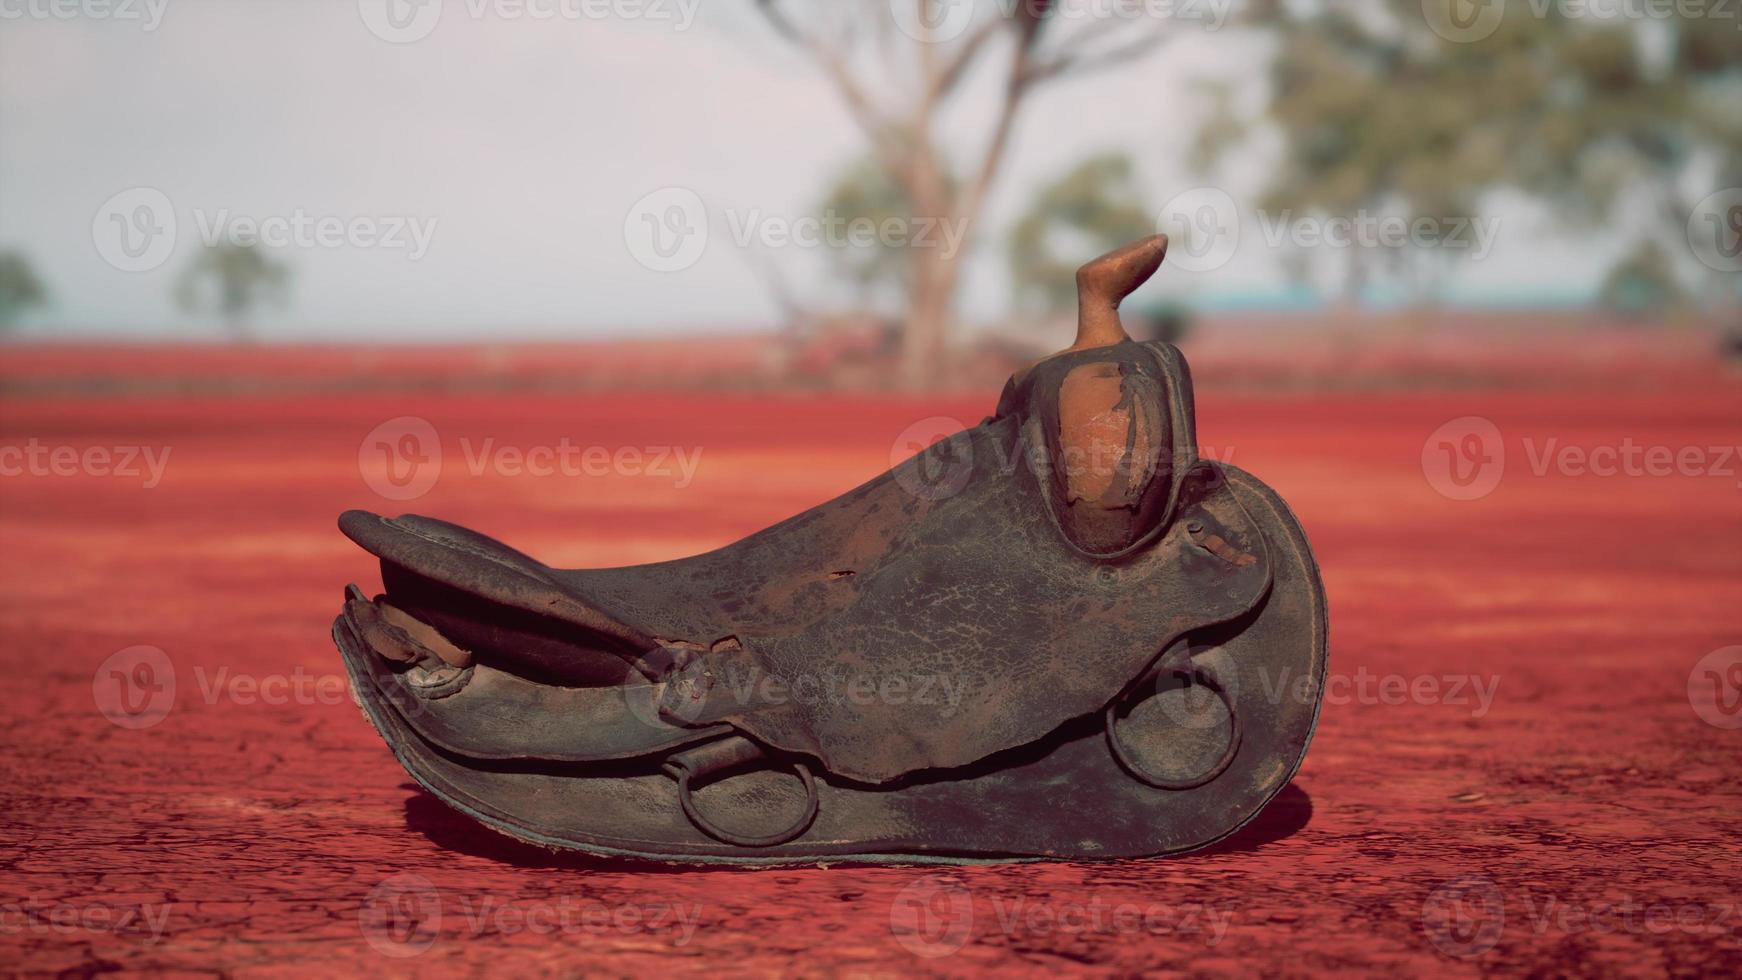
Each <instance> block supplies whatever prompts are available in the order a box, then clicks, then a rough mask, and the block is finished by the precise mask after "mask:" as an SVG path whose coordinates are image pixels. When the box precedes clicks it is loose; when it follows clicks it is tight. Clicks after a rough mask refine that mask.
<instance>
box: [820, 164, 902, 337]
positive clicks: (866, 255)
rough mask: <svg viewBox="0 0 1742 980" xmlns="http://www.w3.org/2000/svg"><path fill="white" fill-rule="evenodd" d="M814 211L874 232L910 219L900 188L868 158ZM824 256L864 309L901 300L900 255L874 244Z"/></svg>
mask: <svg viewBox="0 0 1742 980" xmlns="http://www.w3.org/2000/svg"><path fill="white" fill-rule="evenodd" d="M819 210H820V211H821V212H822V217H823V219H824V220H834V221H839V222H860V221H866V220H868V221H870V222H872V225H873V226H875V227H881V226H882V224H883V223H884V222H885V221H888V220H891V219H893V220H896V221H900V222H903V223H906V222H907V221H908V220H909V219H910V218H911V217H912V216H913V213H914V211H913V205H912V204H911V203H910V202H909V200H908V196H907V193H906V192H905V191H904V190H903V189H902V188H901V185H900V184H897V183H896V182H895V181H894V180H892V179H891V178H890V177H889V174H888V171H887V170H886V169H885V168H883V167H881V166H879V165H878V163H877V161H875V160H874V159H872V158H870V157H865V158H862V159H860V160H857V161H855V162H854V163H853V164H852V165H850V166H849V167H848V168H847V169H846V170H845V171H843V172H842V174H841V175H840V177H839V178H838V179H837V180H836V181H835V183H834V185H833V187H831V188H830V190H829V193H828V195H827V196H826V197H824V198H823V201H822V204H821V206H820V208H819ZM825 254H826V255H827V256H828V261H829V264H830V265H831V266H833V267H834V270H835V273H836V274H837V275H839V276H841V277H842V278H843V279H845V280H846V281H848V282H850V283H852V284H853V285H854V286H856V287H857V288H858V290H859V295H860V299H861V300H862V301H864V302H866V303H867V304H873V303H874V302H875V300H877V299H878V298H880V297H884V296H888V295H894V296H896V297H899V296H900V295H901V288H902V283H903V280H904V278H905V276H906V274H907V258H906V256H905V255H903V254H902V250H901V249H899V248H896V247H892V246H891V245H890V244H889V243H888V242H886V241H883V240H881V239H880V240H879V241H877V242H875V243H872V244H869V245H838V246H837V247H832V248H829V249H826V250H825Z"/></svg>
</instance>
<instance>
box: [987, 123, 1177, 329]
mask: <svg viewBox="0 0 1742 980" xmlns="http://www.w3.org/2000/svg"><path fill="white" fill-rule="evenodd" d="M1154 231H1155V219H1154V216H1153V215H1151V214H1150V212H1149V209H1148V208H1147V207H1145V206H1144V203H1143V193H1142V189H1141V188H1140V187H1138V185H1137V180H1136V177H1135V175H1134V173H1133V168H1132V165H1131V160H1130V158H1128V157H1126V156H1125V155H1124V154H1119V153H1110V154H1103V155H1100V156H1096V157H1091V158H1090V159H1088V160H1085V161H1083V162H1082V163H1080V164H1078V165H1077V166H1076V167H1074V168H1073V169H1072V170H1071V171H1070V172H1069V173H1066V174H1065V175H1064V176H1062V177H1060V178H1059V179H1058V180H1056V181H1054V182H1053V183H1051V184H1049V185H1047V186H1046V187H1044V188H1042V189H1041V192H1040V194H1039V195H1037V196H1036V197H1035V199H1034V202H1033V203H1032V204H1030V205H1029V208H1028V211H1027V213H1026V214H1024V215H1023V216H1022V218H1021V220H1019V221H1018V222H1017V223H1016V226H1015V227H1014V228H1013V229H1011V233H1010V245H1009V261H1010V275H1011V279H1012V281H1014V282H1015V283H1016V292H1017V301H1018V302H1019V303H1020V304H1021V305H1023V306H1025V307H1027V308H1029V309H1031V310H1036V311H1058V310H1069V309H1074V308H1075V306H1076V297H1077V282H1076V275H1077V267H1078V266H1079V265H1081V264H1082V263H1083V262H1084V261H1085V260H1087V259H1090V258H1093V257H1094V256H1096V255H1100V254H1101V253H1103V252H1107V251H1110V250H1112V249H1114V248H1117V247H1119V246H1120V245H1123V244H1125V243H1127V242H1130V241H1132V240H1134V239H1138V238H1142V237H1144V236H1145V235H1150V234H1153V233H1154ZM1061 238H1063V239H1067V240H1068V242H1069V244H1068V246H1066V247H1061V244H1060V241H1059V240H1060V239H1061ZM1061 253H1063V254H1061Z"/></svg>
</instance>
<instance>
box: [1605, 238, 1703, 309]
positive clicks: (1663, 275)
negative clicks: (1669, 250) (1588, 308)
mask: <svg viewBox="0 0 1742 980" xmlns="http://www.w3.org/2000/svg"><path fill="white" fill-rule="evenodd" d="M1599 298H1600V302H1601V303H1602V305H1603V307H1604V308H1605V309H1608V310H1611V311H1614V312H1616V313H1621V314H1625V315H1627V316H1648V315H1652V314H1659V313H1665V312H1668V311H1671V310H1674V309H1676V308H1678V307H1680V306H1681V305H1682V304H1683V303H1684V302H1685V301H1686V299H1687V295H1686V293H1685V292H1683V290H1682V287H1681V284H1680V283H1679V282H1677V281H1676V277H1675V269H1674V267H1673V266H1672V265H1671V264H1670V260H1669V256H1668V255H1667V254H1665V253H1664V250H1663V247H1662V246H1660V245H1658V243H1657V242H1655V241H1647V242H1645V243H1644V244H1642V245H1640V247H1639V248H1637V249H1635V250H1634V252H1633V254H1632V255H1629V256H1628V257H1627V258H1626V259H1623V260H1622V262H1621V264H1620V265H1617V266H1616V267H1615V268H1613V269H1611V270H1610V271H1609V275H1608V276H1607V277H1606V278H1605V279H1604V280H1603V288H1602V289H1601V291H1600V292H1599Z"/></svg>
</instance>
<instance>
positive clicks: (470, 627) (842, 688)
mask: <svg viewBox="0 0 1742 980" xmlns="http://www.w3.org/2000/svg"><path fill="white" fill-rule="evenodd" d="M1165 251H1166V239H1165V238H1163V237H1161V236H1156V237H1154V238H1151V239H1146V240H1144V241H1141V242H1138V243H1135V244H1133V245H1130V246H1127V247H1125V248H1124V249H1121V250H1118V251H1116V252H1113V253H1110V254H1108V255H1106V256H1103V257H1101V258H1100V259H1097V260H1095V261H1094V262H1091V263H1089V264H1088V265H1086V266H1084V267H1083V269H1082V271H1081V272H1080V273H1079V275H1078V288H1079V303H1080V308H1079V327H1078V340H1077V343H1076V344H1074V345H1073V346H1072V347H1071V348H1068V349H1066V350H1065V351H1063V352H1061V353H1059V354H1057V355H1054V356H1052V357H1050V358H1047V359H1045V360H1042V361H1040V362H1039V363H1037V364H1036V365H1034V366H1033V367H1031V368H1029V369H1028V370H1026V371H1024V372H1021V373H1019V374H1018V375H1017V376H1016V377H1013V378H1012V379H1011V381H1010V383H1009V384H1008V385H1007V386H1006V387H1005V390H1004V393H1003V395H1002V397H1001V398H1000V400H999V404H998V407H997V410H996V412H995V413H994V414H993V415H992V416H991V417H989V418H987V419H986V420H985V421H984V422H982V423H981V424H980V425H978V426H976V427H974V428H972V429H968V430H965V431H963V432H960V433H957V434H956V435H954V436H952V437H950V438H948V439H944V440H942V441H940V442H938V443H936V444H934V445H932V446H931V447H929V448H927V449H925V450H923V451H922V452H920V453H918V454H917V455H916V456H914V457H913V458H911V459H909V460H907V461H906V462H904V463H902V464H900V465H899V466H896V467H895V468H894V469H892V470H890V471H888V472H886V473H884V474H882V475H881V476H878V477H877V478H875V479H873V480H871V481H870V482H868V483H866V484H864V485H863V486H861V487H858V488H857V489H855V490H852V491H849V492H848V493H846V494H844V495H842V496H840V497H838V498H836V499H834V500H831V501H828V502H826V503H823V504H819V505H818V506H816V507H814V508H812V509H811V510H808V511H806V512H804V513H802V514H799V515H797V516H795V517H792V518H790V519H788V520H785V521H783V522H781V523H779V524H776V525H774V526H773V527H770V528H767V529H766V530H763V531H761V532H758V533H756V534H753V535H751V536H749V537H747V538H745V539H743V540H741V541H738V542H737V543H735V544H732V545H729V546H727V547H724V548H721V549H719V550H717V551H713V552H710V553H707V554H703V555H697V556H695V557H692V558H686V559H681V560H678V561H669V562H660V563H655V564H651V565H640V566H634V567H628V568H605V569H574V570H566V569H555V568H551V567H549V566H546V565H544V564H541V563H540V562H538V561H536V560H534V559H532V558H530V557H528V556H526V555H524V554H522V553H521V552H519V551H516V550H514V549H512V548H510V547H508V546H506V545H504V544H501V543H499V542H497V541H495V540H493V539H491V538H488V537H486V536H484V535H481V534H478V533H476V532H473V531H468V530H466V529H465V528H461V527H457V526H455V525H452V524H448V523H445V522H443V521H439V520H435V519H432V518H426V517H417V516H410V515H407V516H403V517H398V518H386V517H381V516H378V515H375V514H371V513H367V512H363V511H351V512H348V513H346V514H345V515H343V516H342V517H341V518H340V521H339V524H340V528H341V529H342V530H343V531H344V533H345V534H346V535H348V536H349V537H350V538H351V539H352V540H354V541H356V542H357V543H358V544H359V545H361V546H362V547H363V548H365V549H366V550H368V551H369V552H371V553H372V554H374V555H375V556H377V557H378V558H379V559H380V561H381V574H382V580H383V585H384V591H383V594H381V595H378V596H376V597H375V598H373V599H371V598H369V597H368V596H367V595H365V594H364V593H363V592H362V591H361V590H359V589H358V588H357V587H356V586H354V585H353V586H350V587H349V588H348V589H347V590H346V596H345V602H344V608H343V611H342V612H341V613H340V615H339V617H338V619H337V621H336V622H335V623H334V626H333V636H334V639H335V641H336V642H337V643H338V646H339V650H340V651H341V653H342V654H343V656H344V660H345V664H346V667H347V669H348V670H349V672H350V674H351V677H352V680H353V682H354V684H355V686H356V688H357V691H358V692H359V695H360V700H361V702H362V705H363V708H364V711H365V713H366V714H367V716H368V717H369V719H370V721H371V722H372V723H373V724H374V725H375V727H376V729H377V730H378V731H379V732H380V733H381V735H382V737H383V738H384V739H386V741H387V744H388V745H389V746H390V747H391V748H392V750H393V752H394V754H395V755H396V756H397V757H398V759H399V761H400V762H401V763H402V764H403V765H404V766H405V768H406V769H407V770H408V771H409V772H410V773H411V774H412V775H413V776H414V777H415V778H416V779H417V781H418V782H419V783H421V784H422V785H423V786H424V787H426V788H427V789H428V790H429V791H430V792H432V793H434V794H435V795H436V796H438V797H440V798H441V799H442V800H443V801H445V802H446V803H448V804H449V805H451V806H453V807H455V808H456V809H458V810H460V811H461V812H463V813H465V814H467V815H469V816H471V817H473V818H474V819H476V820H478V821H480V822H481V823H483V824H485V825H487V826H489V827H491V828H494V829H496V830H498V831H501V832H504V833H507V834H509V835H511V836H514V837H517V838H520V839H522V840H526V841H531V842H533V843H537V844H541V845H545V846H551V847H563V848H575V849H580V850H583V851H590V852H594V853H599V854H608V855H620V856H621V855H627V856H636V857H642V858H651V859H656V860H665V861H679V862H743V863H759V864H778V863H793V862H814V861H818V860H865V861H900V862H920V861H940V862H968V861H984V860H1013V859H1023V858H1049V857H1050V858H1072V859H1092V858H1116V857H1132V856H1144V855H1156V854H1164V853H1173V852H1180V851H1187V850H1191V849H1194V848H1199V847H1203V846H1206V845H1208V844H1211V843H1213V842H1215V841H1216V840H1219V839H1220V838H1222V837H1224V836H1226V835H1228V834H1230V833H1232V832H1233V831H1234V830H1236V829H1237V828H1239V827H1240V826H1241V825H1242V824H1244V823H1246V822H1247V821H1248V820H1250V819H1251V818H1252V817H1253V816H1255V815H1256V814H1257V813H1258V812H1259V811H1260V810H1261V809H1262V808H1263V807H1264V805H1265V804H1266V803H1268V802H1269V801H1270V800H1271V799H1272V798H1273V797H1274V796H1275V795H1276V794H1277V792H1279V791H1280V790H1281V789H1282V787H1283V786H1284V785H1286V784H1287V782H1288V780H1289V779H1290V778H1291V777H1292V775H1293V773H1294V772H1295V770H1296V769H1297V768H1298V766H1299V764H1300V761H1301V759H1302V757H1303V756H1304V754H1305V751H1306V747H1307V742H1308V740H1309V739H1310V737H1311V734H1312V730H1313V727H1314V724H1315V723H1316V720H1317V716H1318V708H1319V701H1320V695H1321V691H1322V687H1323V679H1324V671H1325V641H1326V619H1325V599H1324V592H1323V588H1322V585H1321V583H1320V580H1319V575H1318V569H1317V567H1316V565H1315V564H1314V561H1313V558H1312V553H1311V551H1310V550H1309V549H1308V546H1307V542H1306V538H1305V536H1304V535H1303V533H1302V532H1301V529H1300V526H1299V524H1298V523H1297V522H1296V521H1295V519H1294V517H1293V515H1292V514H1290V512H1289V510H1288V508H1287V506H1286V505H1284V503H1283V502H1282V500H1281V499H1280V498H1279V497H1278V496H1277V495H1276V494H1275V493H1274V492H1272V491H1271V490H1270V489H1269V488H1268V487H1266V486H1265V485H1264V484H1262V483H1260V482H1259V481H1258V480H1257V479H1255V478H1254V477H1252V476H1250V475H1248V474H1246V473H1245V472H1243V471H1241V470H1239V469H1236V468H1235V467H1233V466H1230V465H1227V464H1223V463H1217V462H1213V461H1209V460H1203V459H1200V458H1198V453H1197V437H1196V421H1195V418H1194V412H1193V400H1192V387H1191V377H1190V374H1189V372H1188V370H1187V367H1186V364H1185V361H1184V359H1183V358H1182V357H1181V356H1180V354H1179V352H1178V351H1177V350H1176V349H1175V348H1173V347H1172V346H1171V345H1168V344H1164V343H1142V344H1139V343H1134V342H1132V341H1131V340H1130V339H1129V338H1128V337H1127V336H1126V335H1125V332H1124V330H1123V328H1122V327H1121V325H1120V323H1119V319H1118V313H1117V304H1118V301H1119V300H1120V299H1121V298H1123V297H1124V296H1125V295H1126V294H1128V293H1129V292H1130V291H1131V290H1132V289H1135V288H1136V287H1137V286H1138V285H1140V284H1141V283H1142V282H1143V281H1144V280H1146V279H1147V278H1148V277H1149V276H1150V275H1151V274H1152V273H1153V272H1154V271H1155V269H1156V268H1157V267H1158V266H1159V265H1160V263H1161V259H1162V256H1163V255H1164V254H1165Z"/></svg>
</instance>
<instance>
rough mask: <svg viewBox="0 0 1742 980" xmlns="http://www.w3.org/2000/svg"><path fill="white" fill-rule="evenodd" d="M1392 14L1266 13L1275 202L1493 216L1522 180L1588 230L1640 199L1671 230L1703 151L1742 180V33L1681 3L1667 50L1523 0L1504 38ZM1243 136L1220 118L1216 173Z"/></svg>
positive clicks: (1324, 209)
mask: <svg viewBox="0 0 1742 980" xmlns="http://www.w3.org/2000/svg"><path fill="white" fill-rule="evenodd" d="M1428 3H1429V4H1436V3H1437V4H1445V5H1454V4H1463V5H1464V7H1465V8H1467V7H1468V5H1467V0H1428ZM1376 6H1377V7H1382V8H1385V9H1384V11H1383V12H1384V13H1385V14H1386V16H1375V15H1374V14H1375V10H1374V9H1369V8H1368V7H1362V6H1358V5H1347V4H1336V3H1324V2H1311V0H1308V2H1306V3H1301V4H1262V5H1259V6H1258V7H1257V8H1256V10H1255V12H1253V13H1252V14H1251V15H1250V16H1249V18H1248V21H1249V22H1250V23H1255V24H1256V25H1258V26H1260V27H1261V28H1263V29H1265V30H1267V31H1269V32H1270V33H1272V34H1273V35H1274V36H1275V38H1276V40H1277V42H1278V45H1279V47H1278V50H1277V56H1276V60H1275V62H1274V63H1273V65H1272V68H1271V81H1272V89H1273V93H1274V95H1273V100H1272V102H1271V104H1270V107H1269V113H1268V115H1269V121H1270V122H1271V123H1273V124H1274V125H1275V126H1276V127H1277V128H1278V129H1279V130H1280V132H1281V134H1282V137H1283V141H1284V149H1283V156H1282V165H1281V167H1280V168H1279V169H1278V171H1277V172H1276V174H1275V176H1274V178H1273V181H1272V183H1271V186H1270V187H1269V189H1268V192H1267V193H1266V194H1265V196H1264V198H1263V200H1262V201H1261V202H1260V203H1261V206H1262V207H1264V208H1265V209H1266V210H1269V211H1273V212H1275V211H1281V210H1287V209H1292V210H1295V211H1305V212H1315V213H1319V214H1323V215H1326V216H1349V215H1352V214H1353V213H1354V212H1356V211H1357V210H1360V209H1363V208H1365V209H1368V210H1369V211H1372V210H1375V209H1379V208H1390V209H1392V210H1401V211H1402V212H1404V213H1406V215H1407V216H1408V217H1411V218H1413V217H1416V216H1433V217H1475V216H1476V214H1477V207H1478V204H1479V202H1480V200H1481V196H1482V195H1483V194H1485V193H1487V192H1489V191H1492V190H1496V189H1502V188H1511V189H1516V190H1521V191H1524V192H1525V193H1527V194H1530V195H1532V196H1534V197H1536V198H1538V199H1539V200H1542V201H1544V202H1546V203H1547V204H1548V205H1550V206H1551V208H1552V210H1553V213H1554V214H1555V215H1556V216H1557V217H1558V218H1559V219H1560V220H1561V221H1562V222H1563V223H1564V226H1565V227H1567V228H1569V229H1575V230H1576V229H1583V228H1590V227H1593V226H1602V225H1606V224H1609V223H1612V222H1614V221H1616V220H1617V217H1618V212H1619V211H1620V210H1621V206H1622V205H1623V204H1624V203H1631V204H1632V205H1633V207H1632V208H1630V209H1629V210H1628V213H1629V214H1632V213H1636V212H1637V211H1638V210H1655V211H1656V212H1657V219H1656V220H1659V221H1661V222H1662V225H1661V226H1659V227H1658V228H1655V229H1650V231H1651V232H1654V233H1655V232H1666V231H1669V230H1672V226H1676V225H1678V224H1679V223H1682V222H1685V220H1686V215H1687V210H1686V209H1687V207H1688V205H1689V204H1690V203H1691V202H1688V201H1684V200H1682V199H1681V195H1680V193H1679V191H1678V189H1677V187H1676V181H1677V180H1678V179H1679V178H1680V177H1682V176H1683V175H1684V174H1685V173H1686V172H1687V171H1688V169H1689V167H1690V166H1691V165H1692V164H1693V163H1694V162H1695V161H1696V160H1698V159H1702V158H1712V159H1716V160H1717V161H1718V163H1719V177H1720V182H1719V183H1718V184H1717V185H1716V186H1717V187H1724V186H1734V185H1735V184H1736V183H1738V181H1739V180H1742V113H1738V112H1737V111H1736V108H1735V107H1736V105H1737V104H1738V101H1739V100H1742V91H1739V89H1738V85H1739V81H1738V76H1737V66H1738V65H1739V64H1742V32H1737V31H1733V30H1729V29H1728V28H1727V27H1719V26H1718V25H1717V24H1716V23H1715V22H1712V21H1710V20H1703V19H1682V18H1681V17H1680V16H1679V12H1680V8H1678V17H1677V18H1676V19H1673V20H1671V21H1669V22H1667V27H1668V31H1667V35H1666V36H1667V37H1669V39H1670V40H1669V43H1668V44H1667V45H1661V46H1658V47H1656V48H1654V47H1653V45H1652V44H1651V43H1648V41H1647V38H1646V35H1645V34H1644V33H1643V30H1642V25H1641V22H1640V21H1638V20H1626V21H1618V20H1616V19H1602V20H1599V19H1594V18H1579V19H1568V18H1566V17H1564V16H1560V15H1559V14H1557V13H1556V8H1555V6H1554V5H1549V6H1547V7H1544V8H1543V14H1544V16H1541V17H1539V16H1536V7H1537V5H1532V4H1522V3H1513V4H1506V5H1504V10H1505V13H1504V16H1503V17H1502V18H1501V20H1500V21H1499V23H1498V26H1497V27H1496V28H1495V30H1494V31H1493V33H1492V34H1491V35H1488V36H1486V37H1483V38H1481V39H1479V40H1475V41H1472V42H1468V43H1457V42H1453V41H1449V40H1446V39H1445V38H1443V37H1440V36H1439V35H1436V34H1435V33H1433V31H1432V30H1430V29H1429V28H1428V26H1427V23H1428V22H1427V20H1426V19H1425V18H1424V17H1423V7H1422V4H1421V3H1420V2H1419V0H1385V2H1382V3H1377V2H1376ZM1228 130H1229V126H1228V124H1227V122H1226V119H1225V118H1219V119H1218V123H1217V124H1216V125H1212V126H1210V127H1208V128H1206V130H1205V131H1204V132H1203V133H1202V134H1200V136H1199V138H1198V141H1197V145H1196V147H1195V148H1194V155H1193V156H1194V159H1195V160H1197V161H1199V162H1200V163H1202V164H1204V165H1205V166H1206V167H1207V166H1208V165H1210V164H1213V163H1214V162H1215V161H1216V160H1217V159H1219V158H1220V157H1221V156H1222V155H1224V154H1226V153H1228V152H1231V151H1232V150H1233V149H1234V148H1236V147H1237V146H1238V145H1240V144H1241V142H1243V141H1241V140H1239V139H1237V138H1235V137H1234V136H1233V135H1231V134H1230V133H1229V131H1228ZM1710 189H1712V188H1708V190H1710ZM1697 197H1698V196H1696V198H1695V199H1696V200H1697ZM1642 200H1643V201H1644V202H1645V205H1644V207H1643V209H1642V208H1640V207H1639V204H1640V202H1641V201H1642ZM1673 230H1675V231H1676V233H1677V234H1678V235H1679V233H1680V232H1679V229H1673ZM1641 237H1649V236H1647V235H1643V234H1642V236H1641ZM1437 258H1439V259H1440V260H1443V259H1444V258H1446V256H1445V255H1440V256H1437ZM1666 261H1667V260H1666ZM1399 264H1400V265H1403V264H1404V263H1399ZM1358 271H1359V270H1351V273H1352V276H1353V278H1354V279H1355V281H1356V285H1357V287H1358V286H1359V276H1358V275H1354V273H1356V272H1358Z"/></svg>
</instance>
